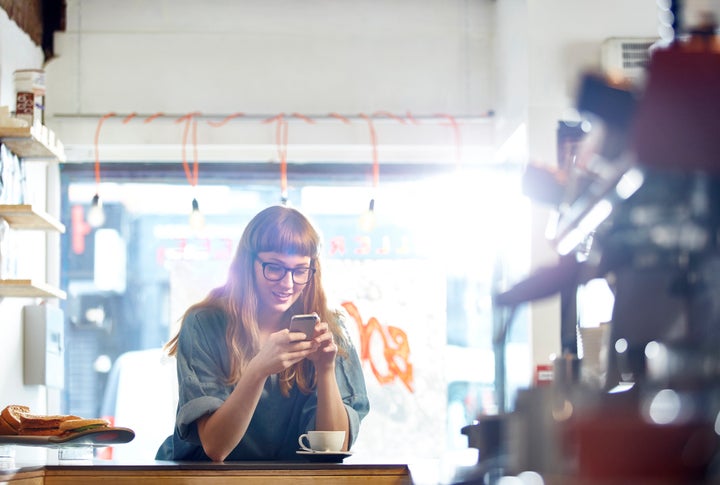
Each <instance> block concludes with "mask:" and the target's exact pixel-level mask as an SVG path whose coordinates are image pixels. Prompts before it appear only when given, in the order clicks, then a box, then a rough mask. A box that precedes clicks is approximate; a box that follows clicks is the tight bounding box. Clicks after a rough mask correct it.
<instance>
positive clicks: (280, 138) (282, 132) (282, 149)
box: [275, 116, 288, 198]
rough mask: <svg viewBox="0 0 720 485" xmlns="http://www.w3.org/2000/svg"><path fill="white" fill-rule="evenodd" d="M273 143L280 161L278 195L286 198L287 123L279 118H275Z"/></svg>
mask: <svg viewBox="0 0 720 485" xmlns="http://www.w3.org/2000/svg"><path fill="white" fill-rule="evenodd" d="M275 142H276V144H277V147H278V157H279V159H280V195H281V197H282V198H285V197H287V145H288V122H287V121H285V119H284V118H283V117H282V116H280V117H277V126H276V129H275Z"/></svg>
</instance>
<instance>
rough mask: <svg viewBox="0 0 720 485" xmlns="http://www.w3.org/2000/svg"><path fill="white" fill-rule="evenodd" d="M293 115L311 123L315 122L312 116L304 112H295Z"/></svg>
mask: <svg viewBox="0 0 720 485" xmlns="http://www.w3.org/2000/svg"><path fill="white" fill-rule="evenodd" d="M291 116H294V117H295V118H300V119H301V120H303V121H306V122H308V123H310V124H311V125H312V124H315V120H314V119H312V118H310V117H309V116H305V115H304V114H302V113H293V114H292V115H291Z"/></svg>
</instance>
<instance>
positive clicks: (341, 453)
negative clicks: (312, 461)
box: [295, 450, 352, 456]
mask: <svg viewBox="0 0 720 485" xmlns="http://www.w3.org/2000/svg"><path fill="white" fill-rule="evenodd" d="M295 453H297V454H298V455H333V456H350V455H352V451H305V450H298V451H296V452H295Z"/></svg>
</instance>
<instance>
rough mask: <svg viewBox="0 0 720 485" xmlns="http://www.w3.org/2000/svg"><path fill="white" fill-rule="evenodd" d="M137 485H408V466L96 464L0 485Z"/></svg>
mask: <svg viewBox="0 0 720 485" xmlns="http://www.w3.org/2000/svg"><path fill="white" fill-rule="evenodd" d="M5 483H8V484H11V485H70V484H80V485H83V484H96V483H103V484H104V485H114V484H119V485H134V484H137V483H141V484H142V483H153V484H155V483H160V484H163V483H173V484H180V485H191V484H196V483H202V484H209V485H224V484H230V483H243V484H249V485H267V484H268V483H272V484H276V483H277V484H293V485H304V484H310V483H313V484H315V483H328V484H339V485H342V484H358V483H372V484H380V485H383V484H387V485H410V484H412V479H411V477H410V471H409V468H408V467H407V465H381V464H369V465H363V464H342V463H296V462H228V463H205V462H202V463H198V462H192V463H190V462H162V461H158V462H154V463H151V464H147V465H123V464H115V463H113V462H104V461H100V460H98V461H95V462H93V463H88V464H80V465H76V464H72V465H66V464H62V465H44V466H39V467H38V466H34V467H23V466H19V467H18V468H13V469H5V470H3V469H0V484H5Z"/></svg>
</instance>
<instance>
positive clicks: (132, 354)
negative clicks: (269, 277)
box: [62, 164, 529, 460]
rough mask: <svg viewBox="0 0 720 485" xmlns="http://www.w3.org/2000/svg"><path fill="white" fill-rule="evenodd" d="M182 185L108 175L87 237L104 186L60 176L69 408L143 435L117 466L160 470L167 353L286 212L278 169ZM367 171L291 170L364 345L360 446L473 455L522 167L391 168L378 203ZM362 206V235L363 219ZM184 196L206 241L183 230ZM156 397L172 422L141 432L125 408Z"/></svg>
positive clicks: (514, 377) (222, 170)
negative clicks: (198, 214) (258, 229)
mask: <svg viewBox="0 0 720 485" xmlns="http://www.w3.org/2000/svg"><path fill="white" fill-rule="evenodd" d="M271 168H272V167H271ZM175 172H177V173H176V174H173V171H172V170H171V169H170V167H169V165H121V164H111V165H110V166H109V167H107V168H106V169H104V170H103V182H102V184H101V185H100V188H99V192H100V196H101V198H102V200H103V207H104V210H105V212H106V220H105V224H104V225H103V226H102V227H98V228H94V227H90V226H89V225H88V224H87V217H86V214H87V211H88V210H89V207H90V201H91V199H92V197H93V195H94V194H95V190H96V186H95V183H94V181H93V179H92V167H90V166H84V165H82V164H66V165H64V166H63V168H62V183H63V193H64V194H65V197H66V199H65V200H64V203H63V211H64V214H63V219H64V222H65V224H66V225H67V227H68V231H67V233H66V234H65V235H64V236H63V244H64V248H63V254H64V255H66V256H65V261H63V265H62V267H63V275H62V279H63V285H64V287H65V288H67V291H68V300H67V301H66V302H65V305H66V307H67V308H66V315H67V322H66V332H65V334H66V338H67V340H68V342H67V343H66V348H68V349H72V351H68V352H66V359H67V362H66V372H67V374H68V375H67V376H66V382H67V383H68V384H67V386H66V389H65V391H64V405H63V407H64V410H63V411H64V412H68V413H73V414H79V415H86V416H96V415H109V416H112V417H114V419H115V424H116V425H118V426H128V427H131V428H133V429H134V430H135V431H136V433H137V438H136V440H135V441H133V442H132V443H128V444H126V445H121V446H118V447H117V448H116V449H115V450H113V453H114V454H115V458H120V457H127V456H133V457H138V458H140V459H152V458H153V457H154V453H155V451H156V449H157V447H158V446H159V445H160V442H161V441H162V439H164V437H165V436H167V435H169V434H170V433H171V432H172V426H173V420H174V413H175V399H176V397H175V396H174V395H173V394H174V393H175V392H176V390H175V388H174V387H173V385H175V383H173V382H169V383H168V381H172V380H173V379H174V370H173V368H172V361H171V360H170V361H168V359H166V358H163V357H162V353H161V352H160V350H159V349H160V348H161V347H162V345H163V344H164V343H165V342H166V341H167V340H168V338H169V337H170V336H171V335H172V334H173V332H174V329H175V328H176V327H175V326H176V324H177V322H178V319H179V318H180V315H181V314H182V313H183V311H184V310H185V309H186V308H187V306H189V305H190V304H192V303H194V302H196V301H198V300H199V299H200V298H202V297H204V296H205V294H206V293H207V292H208V291H209V290H210V289H211V288H212V287H214V286H217V285H219V284H221V283H222V282H223V281H224V278H225V272H226V271H227V268H228V266H229V262H230V259H231V258H232V255H233V253H234V250H235V245H236V244H237V241H238V239H239V237H240V235H241V233H242V230H243V229H244V226H245V224H246V223H247V222H248V221H249V219H250V218H251V217H252V216H254V215H255V214H256V213H257V212H258V211H259V210H261V209H262V208H264V207H266V206H268V205H271V204H275V203H279V202H280V197H279V188H278V183H277V180H275V177H276V174H275V172H274V171H272V170H270V169H269V168H268V167H267V166H266V165H258V166H252V165H248V164H243V165H240V166H237V165H231V164H217V165H207V166H206V165H201V174H200V184H199V186H198V187H197V188H196V189H195V190H193V189H192V188H191V187H189V186H188V185H187V182H186V181H185V179H184V176H183V173H182V170H175ZM366 172H367V167H359V166H354V165H345V164H343V165H327V164H325V165H322V166H320V165H317V166H316V165H312V164H308V165H301V166H290V167H289V170H288V173H289V174H294V175H291V176H290V179H289V186H290V193H289V202H290V204H292V205H293V206H295V207H298V208H299V209H301V210H303V212H304V213H306V214H307V215H308V216H309V217H310V218H311V220H312V221H313V222H314V223H315V225H316V227H317V228H318V229H319V231H320V233H321V234H322V236H323V255H322V256H323V263H324V275H323V277H324V279H325V280H324V284H325V286H326V288H327V290H328V296H329V298H330V301H331V302H332V303H333V304H334V305H336V306H338V307H342V308H344V310H345V311H346V313H348V315H349V316H350V318H349V320H348V324H349V330H350V332H351V335H352V337H353V339H354V342H355V344H356V346H359V345H360V341H361V340H360V335H361V334H364V335H365V336H366V337H368V338H367V340H366V341H367V342H368V347H369V348H368V349H366V350H367V352H366V353H365V355H367V358H366V359H365V360H364V361H363V368H364V372H365V376H366V383H367V387H368V391H369V393H370V399H371V408H372V409H371V413H370V414H369V415H368V417H367V418H366V420H365V421H364V423H363V426H362V428H361V433H360V437H359V439H358V442H357V443H356V445H355V447H354V449H355V451H356V452H357V453H360V452H362V453H364V454H368V455H372V454H376V455H377V456H383V457H388V456H393V457H397V458H398V459H402V458H403V457H402V456H398V454H401V455H402V454H407V457H408V459H412V460H417V459H419V458H423V457H428V458H434V459H436V458H439V457H440V456H442V455H443V454H446V453H452V452H458V453H463V452H467V451H471V450H468V448H467V441H466V439H465V438H464V436H463V435H462V434H461V433H460V429H461V428H462V426H464V425H466V424H470V423H471V422H472V421H473V419H474V418H475V417H476V416H477V415H478V414H479V413H492V412H494V411H495V410H496V409H497V408H498V403H496V402H495V393H494V383H495V357H494V351H493V332H494V331H495V330H494V329H495V328H496V326H497V324H498V323H497V322H496V321H495V320H496V318H497V317H496V316H495V315H496V313H497V312H494V311H493V308H492V302H491V294H492V292H493V291H494V290H495V289H497V288H498V287H499V285H501V284H503V283H504V282H506V281H510V280H516V279H519V275H520V274H522V273H523V272H524V271H526V269H527V265H528V258H529V256H528V255H529V233H528V232H527V231H529V229H528V228H529V224H528V223H527V220H528V208H527V204H526V201H525V199H524V197H522V196H521V194H520V189H519V187H520V182H519V178H520V177H519V172H518V171H516V170H513V169H511V168H507V167H497V166H495V167H486V168H478V169H474V170H468V171H464V172H463V173H460V174H458V173H455V172H454V170H448V169H445V168H443V167H437V166H430V165H425V166H409V165H402V166H400V165H398V166H392V167H388V168H387V169H386V170H385V171H384V172H383V175H382V180H381V184H380V187H378V190H377V192H376V193H374V194H371V190H370V188H369V185H370V184H369V174H368V173H366ZM371 196H373V197H374V199H375V211H374V214H375V220H374V225H373V228H372V229H371V230H368V227H365V226H363V225H362V224H361V220H362V217H361V216H362V215H363V213H364V212H365V211H366V210H367V208H368V205H369V200H370V197H371ZM194 197H195V198H197V200H198V203H199V207H200V210H201V211H202V213H203V215H204V229H203V231H202V232H195V231H194V230H193V228H192V227H191V226H190V223H189V215H190V210H191V201H192V199H193V198H194ZM364 222H367V221H366V220H365V221H364ZM399 335H400V336H402V338H399V337H398V336H399ZM509 340H510V345H509V346H508V353H509V354H510V353H512V355H513V358H512V359H510V358H509V359H508V363H509V364H508V381H509V383H510V387H511V388H512V387H513V386H515V387H518V386H520V385H526V384H527V383H528V382H529V376H528V375H527V374H528V373H529V371H528V369H529V363H527V362H525V361H523V360H522V358H519V357H518V356H522V355H525V356H526V355H527V351H526V349H527V347H526V344H527V336H526V334H525V333H524V325H522V324H521V323H520V322H518V321H517V320H516V321H515V323H514V332H513V334H512V335H511V337H510V339H509ZM511 347H513V348H514V349H515V350H514V351H513V350H512V349H511ZM517 349H520V351H518V350H517ZM389 356H390V357H389ZM525 359H527V357H525ZM153 363H154V364H153ZM151 372H152V376H153V377H147V376H148V375H150V373H151ZM133 373H135V374H136V375H137V374H139V373H142V374H143V375H145V376H146V377H145V379H144V380H143V379H139V378H133V377H132V375H133ZM168 376H169V377H168ZM155 380H157V381H158V384H157V385H155V383H153V382H151V383H150V384H151V385H147V384H146V382H148V381H155ZM160 381H162V385H161V384H160ZM128 383H129V384H128ZM151 392H155V393H160V394H161V395H160V396H156V397H153V398H151V399H152V401H153V402H162V403H165V404H164V408H165V409H164V410H163V412H162V413H161V416H159V417H157V419H147V418H145V419H143V420H142V421H141V422H139V421H137V419H138V418H137V417H136V416H137V415H136V414H135V413H134V412H133V410H132V409H131V407H132V404H133V403H137V402H138V399H137V396H138V395H143V396H146V395H147V394H148V393H151ZM141 401H142V402H145V401H146V398H144V399H143V400H141ZM143 407H144V406H143ZM151 422H153V423H156V424H157V426H156V427H157V429H150V428H151V426H149V423H151ZM438 436H445V437H447V438H446V439H445V440H438V439H437V437H438ZM408 443H412V447H413V448H412V449H408Z"/></svg>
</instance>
